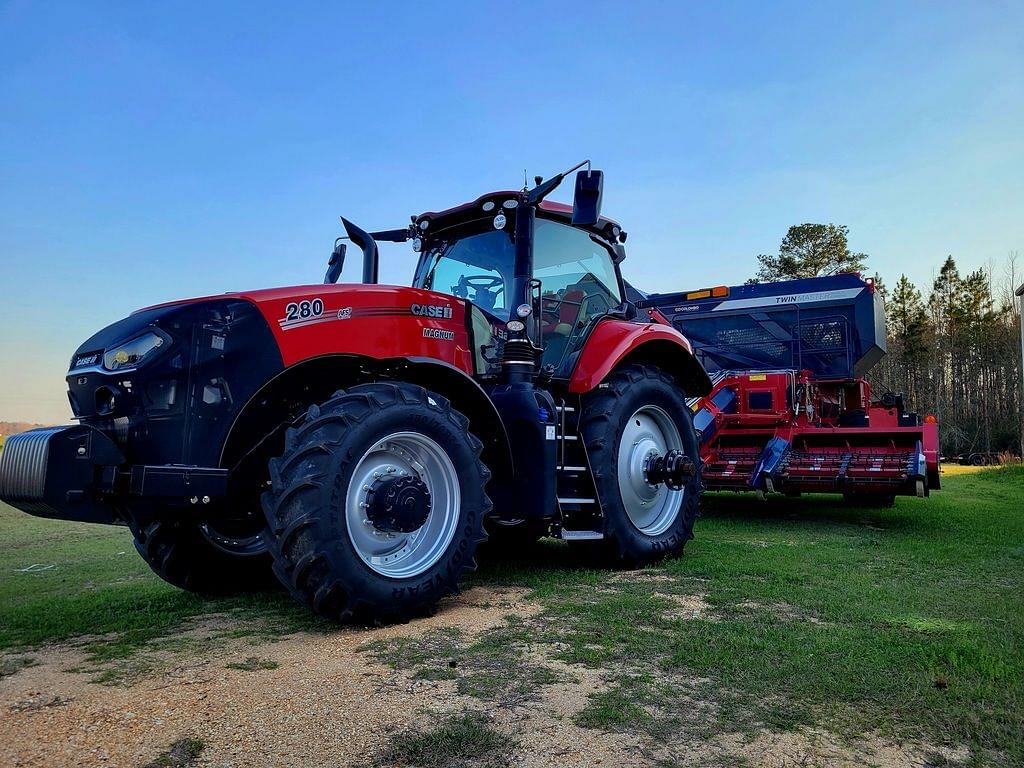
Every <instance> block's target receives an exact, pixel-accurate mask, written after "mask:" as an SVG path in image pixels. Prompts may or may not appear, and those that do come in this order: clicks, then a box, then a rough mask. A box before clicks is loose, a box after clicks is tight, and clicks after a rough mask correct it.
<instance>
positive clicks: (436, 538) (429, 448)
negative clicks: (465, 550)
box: [345, 432, 460, 579]
mask: <svg viewBox="0 0 1024 768" xmlns="http://www.w3.org/2000/svg"><path fill="white" fill-rule="evenodd" d="M389 476H398V477H406V476H412V477H414V478H419V480H421V481H422V482H423V483H424V484H425V485H426V486H427V489H428V490H429V492H430V499H431V505H430V512H429V514H428V515H427V519H426V521H425V522H424V523H423V524H422V525H421V526H420V527H419V528H417V529H416V530H414V531H410V532H408V533H402V532H397V531H386V530H381V529H379V528H377V526H376V525H374V524H373V522H371V521H370V519H369V517H368V516H367V497H368V495H369V493H370V488H371V487H372V486H373V483H374V482H375V481H377V480H380V479H381V478H386V477H389ZM459 508H460V493H459V477H458V473H457V472H456V471H455V465H454V464H453V463H452V460H451V458H449V456H448V454H447V453H446V452H445V450H444V449H443V448H442V447H441V446H440V445H438V444H437V443H436V442H434V441H433V440H431V439H430V438H429V437H427V436H426V435H423V434H421V433H419V432H396V433H394V434H391V435H388V436H387V437H384V438H382V439H380V440H378V441H377V442H376V443H375V444H374V445H373V446H372V447H371V448H370V449H369V450H368V451H367V452H366V453H364V454H363V456H362V458H361V459H359V461H358V462H357V463H356V467H355V470H354V471H353V473H352V479H351V480H350V481H349V486H348V493H347V494H346V498H345V517H346V522H347V523H348V526H347V527H348V535H349V538H350V539H351V541H352V546H353V547H354V548H355V550H356V554H358V555H359V557H360V558H361V559H362V561H363V562H364V563H365V564H366V565H367V566H368V567H370V568H371V569H373V570H374V571H376V572H377V573H379V574H381V575H382V576H388V577H390V578H394V579H408V578H412V577H414V576H418V575H420V574H421V573H423V572H424V571H426V570H428V569H429V568H430V567H431V566H432V565H434V563H436V562H437V561H438V560H440V559H441V556H442V555H443V554H444V553H445V551H446V550H447V549H448V545H449V544H451V541H452V539H453V538H454V537H455V531H456V530H457V529H458V526H459Z"/></svg>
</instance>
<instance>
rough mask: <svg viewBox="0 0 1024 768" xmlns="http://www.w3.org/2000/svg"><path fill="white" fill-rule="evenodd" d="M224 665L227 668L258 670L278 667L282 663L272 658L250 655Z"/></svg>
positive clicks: (246, 670)
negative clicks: (243, 659) (242, 659)
mask: <svg viewBox="0 0 1024 768" xmlns="http://www.w3.org/2000/svg"><path fill="white" fill-rule="evenodd" d="M224 666H225V667H226V668H227V669H239V670H241V671H243V672H258V671H259V670H261V669H277V668H278V667H279V666H280V665H279V664H278V663H277V662H276V661H272V660H271V659H261V658H259V657H258V656H250V657H248V658H247V659H246V660H245V661H232V662H229V663H227V664H225V665H224Z"/></svg>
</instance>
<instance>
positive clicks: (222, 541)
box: [199, 523, 267, 557]
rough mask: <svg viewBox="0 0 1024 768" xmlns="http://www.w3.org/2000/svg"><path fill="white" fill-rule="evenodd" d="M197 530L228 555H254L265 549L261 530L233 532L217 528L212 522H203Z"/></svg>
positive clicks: (265, 543) (265, 544)
mask: <svg viewBox="0 0 1024 768" xmlns="http://www.w3.org/2000/svg"><path fill="white" fill-rule="evenodd" d="M199 530H200V531H201V532H202V534H203V537H204V538H205V539H206V540H207V541H208V542H210V543H211V544H212V545H213V546H215V547H216V548H217V549H219V550H221V551H222V552H226V553H227V554H229V555H236V556H238V557H254V556H256V555H262V554H263V553H264V552H266V551H267V541H266V538H265V537H264V535H263V532H262V531H260V532H258V533H251V534H248V535H246V534H233V533H227V532H222V531H220V530H218V529H217V528H215V527H214V525H213V524H212V523H203V524H202V525H201V526H200V527H199Z"/></svg>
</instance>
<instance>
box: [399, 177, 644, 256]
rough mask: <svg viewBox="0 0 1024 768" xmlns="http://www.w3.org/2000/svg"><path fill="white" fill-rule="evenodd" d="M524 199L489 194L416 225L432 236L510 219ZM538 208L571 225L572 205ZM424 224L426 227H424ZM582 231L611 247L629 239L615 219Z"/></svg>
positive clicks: (427, 215) (507, 193)
mask: <svg viewBox="0 0 1024 768" xmlns="http://www.w3.org/2000/svg"><path fill="white" fill-rule="evenodd" d="M522 196H523V193H522V192H519V191H513V190H500V191H497V192H488V193H487V194H485V195H481V196H480V197H478V198H477V199H476V200H473V201H472V202H469V203H463V204H462V205H456V206H453V207H452V208H446V209H444V210H442V211H426V212H424V213H421V214H420V215H419V216H414V217H413V225H414V226H415V227H416V228H417V229H419V230H420V231H422V232H424V233H425V234H426V235H427V236H429V235H430V233H431V230H433V231H437V229H438V228H443V229H447V228H448V227H451V226H455V225H458V224H462V223H465V222H469V221H474V220H478V219H483V218H493V217H495V216H497V215H498V214H499V213H504V214H506V215H508V214H509V213H511V212H513V211H515V209H516V208H517V207H518V206H519V202H520V200H521V198H522ZM538 207H539V209H540V213H541V215H543V216H545V217H546V218H551V219H556V220H559V221H563V222H564V223H566V224H569V223H571V221H572V206H571V205H567V204H566V203H557V202H555V201H553V200H542V201H541V202H540V204H539V206H538ZM424 222H425V223H426V226H424ZM581 229H586V230H587V231H588V232H592V233H594V234H596V235H599V236H601V237H603V238H605V239H607V240H609V241H610V242H612V243H615V242H623V241H624V240H625V239H626V233H625V232H623V231H622V225H620V224H619V223H618V222H617V221H615V220H614V219H609V218H606V217H604V216H601V217H600V218H599V219H598V221H597V224H595V225H593V226H590V227H581Z"/></svg>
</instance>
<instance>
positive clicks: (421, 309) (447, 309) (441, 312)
mask: <svg viewBox="0 0 1024 768" xmlns="http://www.w3.org/2000/svg"><path fill="white" fill-rule="evenodd" d="M409 309H410V311H411V312H412V313H413V314H414V315H416V316H417V317H438V318H441V319H444V320H447V319H450V318H451V316H452V307H451V304H448V305H446V306H443V307H442V306H440V305H439V304H413V305H412V306H411V307H409Z"/></svg>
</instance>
